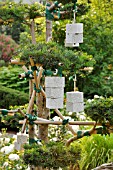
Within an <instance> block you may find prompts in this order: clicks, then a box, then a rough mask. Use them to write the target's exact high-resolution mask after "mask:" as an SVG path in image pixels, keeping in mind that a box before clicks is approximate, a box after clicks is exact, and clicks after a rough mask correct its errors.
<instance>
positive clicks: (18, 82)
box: [0, 65, 29, 93]
mask: <svg viewBox="0 0 113 170" xmlns="http://www.w3.org/2000/svg"><path fill="white" fill-rule="evenodd" d="M23 72H24V71H23V69H22V68H21V67H19V66H12V65H9V66H8V67H1V68H0V85H3V86H5V87H9V88H12V89H15V90H19V91H23V92H27V93H28V92H29V81H28V79H19V77H18V75H19V74H21V73H23Z"/></svg>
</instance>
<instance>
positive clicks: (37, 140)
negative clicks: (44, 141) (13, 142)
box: [29, 138, 41, 144]
mask: <svg viewBox="0 0 113 170" xmlns="http://www.w3.org/2000/svg"><path fill="white" fill-rule="evenodd" d="M38 142H41V139H34V138H29V144H33V143H37V144H38Z"/></svg>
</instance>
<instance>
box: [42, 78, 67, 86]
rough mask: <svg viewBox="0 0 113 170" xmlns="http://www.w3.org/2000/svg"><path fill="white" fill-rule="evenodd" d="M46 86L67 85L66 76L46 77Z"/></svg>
mask: <svg viewBox="0 0 113 170" xmlns="http://www.w3.org/2000/svg"><path fill="white" fill-rule="evenodd" d="M45 87H65V77H45Z"/></svg>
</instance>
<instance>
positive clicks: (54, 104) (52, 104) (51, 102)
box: [46, 98, 63, 109]
mask: <svg viewBox="0 0 113 170" xmlns="http://www.w3.org/2000/svg"><path fill="white" fill-rule="evenodd" d="M46 107H47V108H49V109H57V108H63V98H57V99H51V98H46Z"/></svg>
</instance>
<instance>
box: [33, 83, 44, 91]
mask: <svg viewBox="0 0 113 170" xmlns="http://www.w3.org/2000/svg"><path fill="white" fill-rule="evenodd" d="M41 89H42V87H41V86H40V85H39V88H38V89H37V88H36V84H35V83H34V90H35V91H36V92H37V93H40V92H41Z"/></svg>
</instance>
